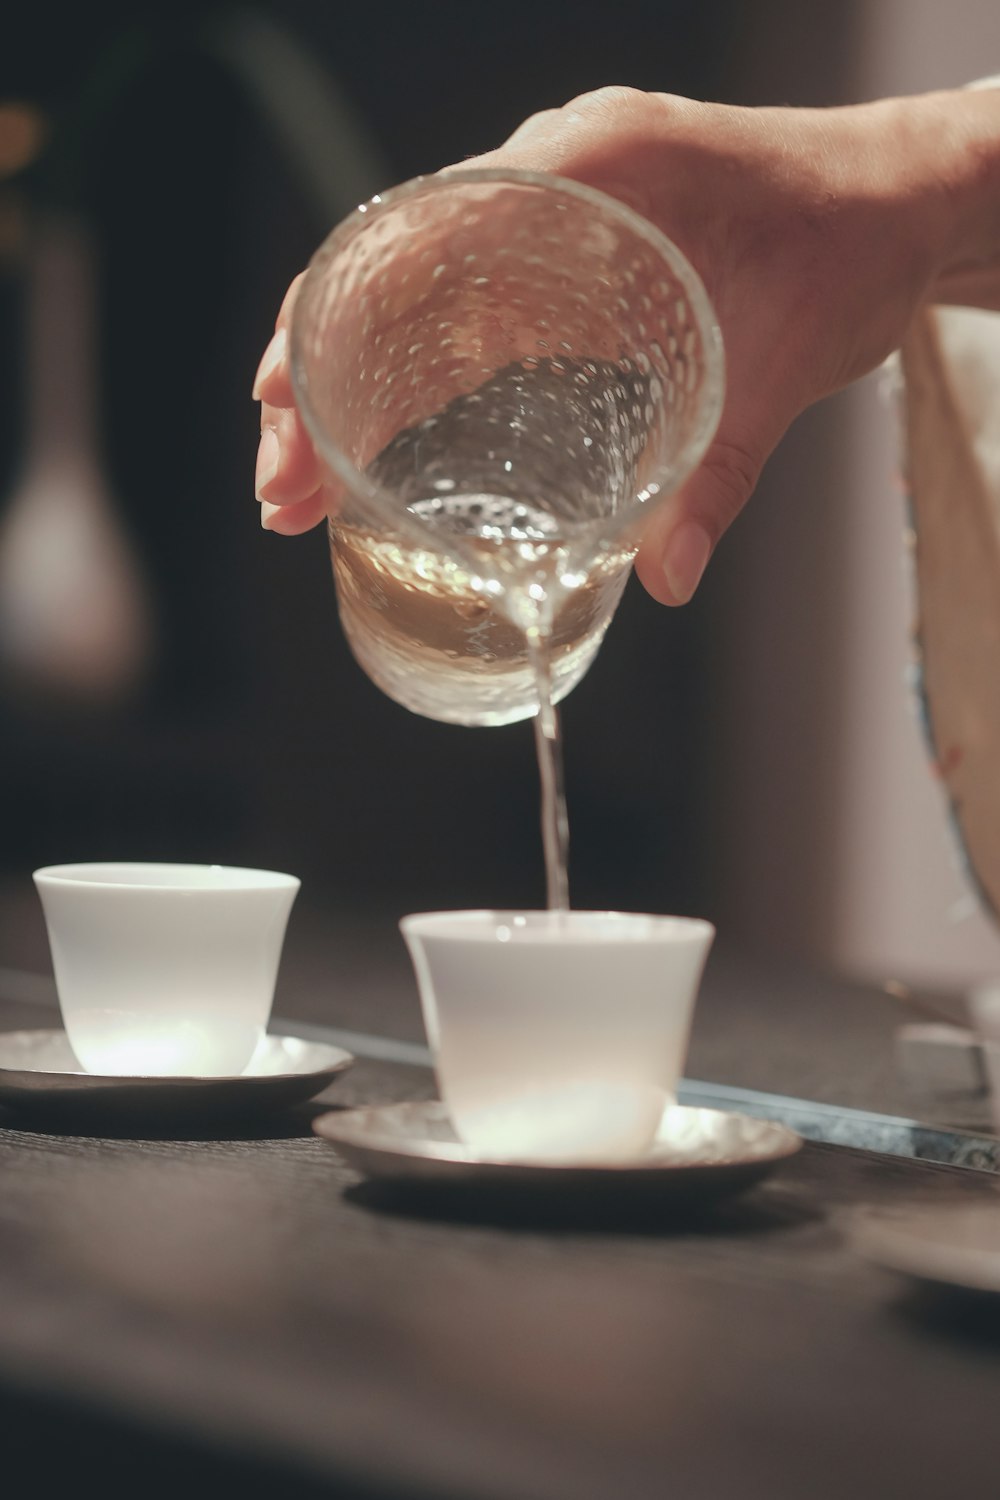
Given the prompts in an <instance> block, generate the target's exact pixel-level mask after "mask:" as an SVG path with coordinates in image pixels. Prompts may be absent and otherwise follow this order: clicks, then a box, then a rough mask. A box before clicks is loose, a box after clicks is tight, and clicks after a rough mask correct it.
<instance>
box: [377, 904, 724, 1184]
mask: <svg viewBox="0 0 1000 1500" xmlns="http://www.w3.org/2000/svg"><path fill="white" fill-rule="evenodd" d="M400 928H401V930H402V933H403V937H404V939H405V941H406V944H407V947H408V948H409V950H410V956H411V958H412V960H413V965H414V969H415V970H416V976H417V984H418V986H419V989H420V998H421V1003H422V1005H423V1012H424V1023H425V1026H426V1028H427V1036H428V1041H429V1042H430V1045H431V1050H432V1052H433V1054H434V1059H435V1066H436V1070H437V1078H438V1087H439V1089H440V1092H441V1097H442V1099H443V1100H444V1102H445V1104H446V1105H447V1106H448V1110H449V1113H450V1114H451V1118H452V1123H453V1125H454V1127H455V1130H456V1132H457V1134H458V1135H459V1137H460V1139H461V1140H462V1141H463V1142H464V1143H465V1144H466V1145H467V1146H469V1147H470V1148H471V1149H472V1150H474V1151H476V1152H477V1153H478V1154H479V1155H481V1156H488V1157H500V1158H505V1159H521V1160H524V1159H544V1160H548V1161H615V1160H624V1159H628V1158H630V1157H634V1156H636V1155H638V1154H640V1153H641V1152H642V1151H644V1150H645V1149H646V1148H648V1146H649V1145H650V1143H651V1142H652V1140H653V1139H654V1137H655V1135H656V1132H657V1128H658V1126H659V1123H660V1120H661V1117H662V1115H663V1111H664V1109H665V1108H666V1107H667V1106H668V1105H670V1104H673V1103H674V1102H675V1091H676V1088H677V1083H678V1080H679V1078H680V1075H681V1070H682V1068H683V1065H684V1059H685V1055H686V1052H687V1042H688V1034H689V1031H690V1027H691V1017H692V1013H693V1010H694V1001H695V996H696V994H697V990H698V985H699V982H700V979H701V974H702V970H703V968H704V965H705V960H706V958H707V957H708V950H709V948H710V946H711V943H712V939H713V937H714V935H715V929H714V928H713V927H712V926H711V924H710V923H708V922H703V921H700V920H696V919H693V918H685V917H658V916H642V915H636V914H632V913H625V912H608V911H603V912H586V911H573V912H546V911H534V912H530V911H529V912H504V911H458V912H430V913H425V914H422V915H415V916H409V917H404V918H403V919H402V921H401V923H400Z"/></svg>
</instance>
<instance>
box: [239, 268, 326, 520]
mask: <svg viewBox="0 0 1000 1500" xmlns="http://www.w3.org/2000/svg"><path fill="white" fill-rule="evenodd" d="M304 276H305V272H304V271H303V272H301V273H300V274H299V275H298V276H296V277H295V280H294V281H293V282H292V284H291V286H290V287H289V288H288V291H287V292H286V293H285V297H284V300H283V302H282V304H281V310H280V312H279V313H278V317H277V321H276V323H275V331H274V335H273V337H272V339H271V341H270V343H269V344H268V346H267V348H266V349H265V350H264V353H263V355H262V357H261V361H260V364H259V365H258V367H257V374H256V376H255V378H254V384H253V398H254V400H255V401H259V402H260V403H261V408H260V446H259V447H258V449H257V464H256V470H255V475H254V493H255V494H256V496H257V499H258V500H259V501H260V524H261V526H262V527H263V528H264V530H265V531H276V532H278V533H279V534H280V535H281V536H299V535H301V533H302V532H304V531H309V530H310V529H311V528H312V527H313V526H316V525H318V524H319V522H320V521H322V519H323V517H324V516H325V515H326V514H327V513H329V512H332V511H333V510H334V509H336V503H337V497H336V493H335V491H334V489H333V487H332V486H330V485H327V484H324V483H323V475H322V471H321V469H320V465H319V461H318V459H317V457H316V453H315V450H314V448H313V445H312V441H311V439H310V437H309V434H308V433H307V432H306V430H305V427H304V426H303V424H302V420H301V418H300V417H299V414H298V412H297V411H296V409H295V394H294V392H293V390H292V381H291V372H290V370H289V364H288V330H289V327H290V325H291V320H292V313H293V311H294V308H295V299H296V297H297V296H298V293H299V288H300V287H301V285H302V279H303V277H304Z"/></svg>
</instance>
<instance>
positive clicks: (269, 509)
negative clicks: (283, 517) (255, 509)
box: [260, 500, 281, 531]
mask: <svg viewBox="0 0 1000 1500" xmlns="http://www.w3.org/2000/svg"><path fill="white" fill-rule="evenodd" d="M280 509H281V506H280V505H272V504H271V502H270V501H269V500H262V501H261V503H260V524H261V525H262V526H263V528H264V530H265V531H270V529H271V517H272V516H276V515H277V514H278V511H279V510H280Z"/></svg>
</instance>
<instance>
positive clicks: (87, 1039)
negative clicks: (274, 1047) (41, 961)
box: [34, 864, 299, 1078]
mask: <svg viewBox="0 0 1000 1500" xmlns="http://www.w3.org/2000/svg"><path fill="white" fill-rule="evenodd" d="M34 879H35V884H36V886H37V888H38V894H39V896H40V898H41V902H42V908H43V910H44V912H45V922H46V926H47V927H48V933H49V946H50V948H51V950H52V965H53V969H54V971H55V978H56V988H57V990H58V992H59V1005H60V1009H61V1010H62V1017H63V1024H64V1025H65V1027H66V1033H67V1036H68V1038H69V1042H70V1045H71V1047H72V1048H73V1051H74V1052H75V1054H76V1056H77V1058H78V1059H79V1061H80V1064H81V1066H82V1067H83V1068H85V1069H86V1070H87V1072H90V1073H103V1074H111V1075H115V1076H122V1075H126V1076H132V1077H136V1076H140V1075H143V1076H147V1077H149V1076H156V1077H170V1076H173V1077H179V1076H184V1077H192V1076H194V1077H206V1078H208V1077H221V1076H235V1075H237V1074H239V1073H242V1072H243V1070H244V1069H245V1068H246V1066H247V1064H248V1063H249V1061H250V1059H251V1057H252V1056H253V1054H254V1051H255V1049H256V1047H257V1045H258V1043H259V1042H260V1040H261V1038H262V1037H263V1035H264V1032H265V1029H266V1027H267V1022H268V1018H269V1016H270V1014H271V1004H272V1001H273V998H274V984H275V979H276V977H277V972H278V962H279V960H280V958H281V948H282V944H283V942H284V936H285V927H286V924H287V922H288V914H289V912H290V910H291V907H292V902H293V901H294V900H295V895H296V892H297V891H298V889H299V881H298V880H297V879H296V878H295V876H294V875H280V874H275V873H274V872H272V871H270V870H241V869H237V868H234V867H232V866H227V865H180V864H78V865H76V864H75V865H50V866H48V867H47V868H46V869H43V870H36V871H35V875H34Z"/></svg>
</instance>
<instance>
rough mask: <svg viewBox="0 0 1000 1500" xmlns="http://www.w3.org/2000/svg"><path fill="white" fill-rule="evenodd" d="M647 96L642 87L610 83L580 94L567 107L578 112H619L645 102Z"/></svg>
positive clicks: (596, 113) (595, 113)
mask: <svg viewBox="0 0 1000 1500" xmlns="http://www.w3.org/2000/svg"><path fill="white" fill-rule="evenodd" d="M646 97H647V96H646V95H645V94H644V93H643V91H642V89H636V88H632V87H630V86H629V85H628V84H624V83H608V84H605V85H604V86H603V88H599V89H591V90H589V92H587V93H586V94H578V95H577V96H576V98H575V99H571V100H570V101H569V103H568V104H567V105H566V108H567V110H572V111H574V112H576V113H578V114H588V115H605V114H617V113H620V112H623V111H627V110H630V109H633V108H635V107H636V106H638V105H640V104H643V103H644V102H645V100H646Z"/></svg>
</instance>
